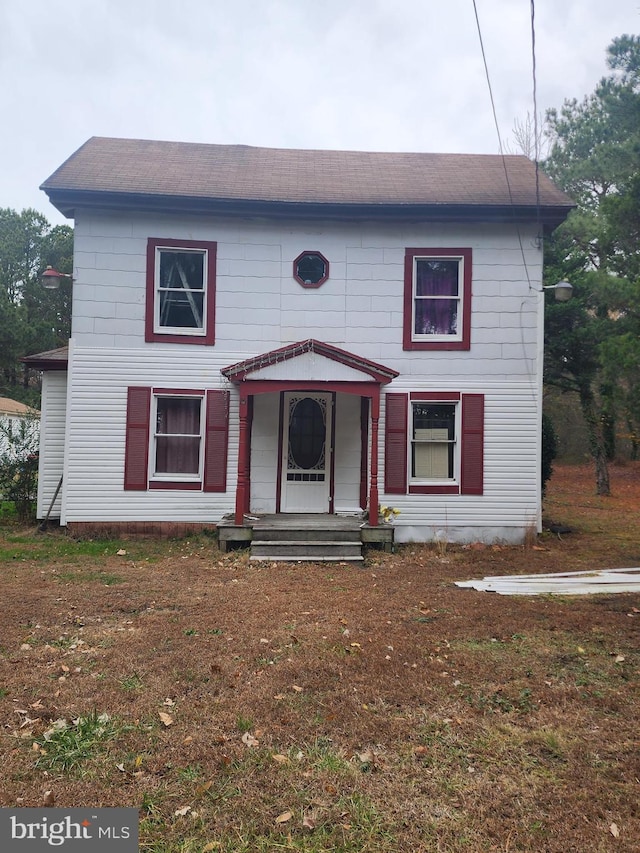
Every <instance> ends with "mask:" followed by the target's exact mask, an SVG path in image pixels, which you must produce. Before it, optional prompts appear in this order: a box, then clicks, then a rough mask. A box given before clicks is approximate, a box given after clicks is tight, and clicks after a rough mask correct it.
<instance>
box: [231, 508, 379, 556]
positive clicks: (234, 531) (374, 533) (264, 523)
mask: <svg viewBox="0 0 640 853" xmlns="http://www.w3.org/2000/svg"><path fill="white" fill-rule="evenodd" d="M217 529H218V542H219V546H220V550H221V551H227V550H229V549H230V548H231V547H234V546H235V547H250V548H251V559H252V560H270V561H273V562H279V561H289V562H298V561H306V562H361V561H362V559H363V556H362V548H363V546H364V547H367V546H377V547H380V548H383V549H384V550H385V551H389V552H390V551H392V550H393V543H394V530H393V526H392V525H390V524H381V525H375V526H372V525H370V524H369V522H368V521H365V520H364V519H363V517H362V516H361V515H348V516H341V515H328V514H326V513H277V514H271V513H270V514H261V515H247V514H245V515H244V516H243V523H242V524H236V523H235V518H234V516H233V515H229V516H226V517H225V518H223V519H222V520H221V521H220V522H219V523H218V525H217Z"/></svg>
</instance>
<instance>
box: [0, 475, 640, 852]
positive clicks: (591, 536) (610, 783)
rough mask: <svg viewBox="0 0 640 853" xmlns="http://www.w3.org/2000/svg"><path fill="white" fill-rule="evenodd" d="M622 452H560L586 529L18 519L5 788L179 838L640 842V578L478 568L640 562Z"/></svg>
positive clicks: (2, 793)
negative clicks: (393, 533)
mask: <svg viewBox="0 0 640 853" xmlns="http://www.w3.org/2000/svg"><path fill="white" fill-rule="evenodd" d="M611 474H612V489H613V496H612V497H610V498H599V497H597V496H595V494H594V485H593V482H594V481H593V475H592V472H591V469H590V468H589V467H586V466H585V467H571V468H569V467H558V469H557V470H556V472H555V473H554V475H553V478H552V480H551V483H550V486H549V493H548V497H547V500H546V504H545V515H546V517H547V519H548V523H550V524H553V525H554V526H555V525H561V526H563V527H569V528H571V529H572V531H573V532H571V533H561V534H560V535H558V534H556V533H551V532H545V533H544V534H543V535H542V536H541V537H539V538H538V540H537V542H536V543H535V544H533V543H531V544H530V546H529V547H526V548H514V547H506V546H492V547H483V546H480V545H477V546H469V547H464V548H463V547H457V546H456V547H454V546H448V547H442V546H440V547H438V548H436V547H435V546H423V545H420V546H404V547H402V548H401V549H399V552H398V553H397V554H394V555H387V554H383V553H381V552H375V551H372V552H370V553H369V555H368V556H367V559H366V561H365V564H364V566H363V567H362V566H359V567H353V566H350V565H346V564H345V565H322V564H293V565H291V564H276V565H272V564H253V563H249V561H248V559H247V555H246V554H245V553H243V552H236V553H232V554H228V555H222V554H220V553H218V551H217V548H216V546H215V542H214V541H212V540H211V539H209V538H206V537H199V538H194V539H191V540H183V541H173V542H164V543H161V542H135V541H131V542H100V543H96V542H94V543H75V542H73V541H70V540H69V539H68V538H67V537H65V536H64V535H62V534H60V533H47V534H37V533H35V532H33V531H16V530H11V529H8V528H5V531H4V536H3V538H2V540H0V560H1V562H0V572H1V578H2V611H1V612H2V617H1V618H2V634H1V636H0V646H1V655H0V673H1V681H0V720H1V722H2V736H1V737H2V755H3V765H4V766H3V773H2V780H1V781H0V805H4V806H15V805H21V806H41V805H43V803H44V800H45V792H51V793H50V794H48V795H47V796H48V797H49V799H51V798H53V801H54V803H55V804H56V805H60V806H69V807H70V806H134V807H136V808H138V809H139V811H140V819H141V824H140V839H141V843H140V848H141V850H148V851H155V853H169V851H172V853H174V851H184V853H187V851H194V853H195V851H212V850H223V851H229V853H230V851H272V850H294V851H295V850H301V851H310V853H313V851H372V853H373V851H376V853H385V851H407V853H408V851H411V853H415V851H456V852H457V851H478V853H480V851H482V853H485V851H536V853H539V851H549V853H568V852H569V851H576V853H584V852H585V851H589V853H596V851H609V850H615V851H628V853H631V851H635V850H637V849H638V839H639V838H640V814H639V809H638V802H639V794H640V758H639V756H638V752H637V709H638V674H639V669H640V653H639V651H638V630H639V626H640V621H639V620H640V600H639V597H638V596H637V595H632V594H621V595H610V596H595V597H593V596H581V597H573V598H569V597H566V598H558V597H549V596H546V597H540V598H535V597H531V598H529V597H527V598H507V597H502V596H496V595H493V594H490V593H481V592H476V591H474V590H468V589H459V588H457V587H455V586H454V583H453V582H454V581H456V580H467V579H470V578H474V577H482V576H484V575H487V574H494V575H499V574H516V573H533V572H538V571H539V572H553V571H579V570H584V569H591V568H617V567H623V566H638V565H640V524H638V513H639V509H640V466H639V465H637V464H630V465H628V466H625V467H614V468H613V469H612V472H611Z"/></svg>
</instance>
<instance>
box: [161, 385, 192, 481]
mask: <svg viewBox="0 0 640 853" xmlns="http://www.w3.org/2000/svg"><path fill="white" fill-rule="evenodd" d="M155 404H156V418H155V423H156V429H155V435H154V443H155V454H154V468H153V471H152V472H151V473H152V476H156V477H160V478H162V477H166V476H171V477H180V478H181V477H184V478H185V479H200V477H201V470H202V430H201V424H202V397H182V396H180V397H156V398H155Z"/></svg>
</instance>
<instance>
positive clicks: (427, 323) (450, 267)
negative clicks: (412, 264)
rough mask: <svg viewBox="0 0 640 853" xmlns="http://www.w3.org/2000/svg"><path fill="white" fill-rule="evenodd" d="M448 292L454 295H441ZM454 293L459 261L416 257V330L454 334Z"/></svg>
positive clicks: (455, 308) (456, 323)
mask: <svg viewBox="0 0 640 853" xmlns="http://www.w3.org/2000/svg"><path fill="white" fill-rule="evenodd" d="M447 296H451V297H455V298H452V299H446V298H442V297H447ZM457 296H458V261H418V262H417V264H416V299H415V321H414V322H415V328H414V332H415V334H416V335H455V334H456V333H457V331H458V299H457ZM418 297H423V298H418ZM435 297H438V298H435Z"/></svg>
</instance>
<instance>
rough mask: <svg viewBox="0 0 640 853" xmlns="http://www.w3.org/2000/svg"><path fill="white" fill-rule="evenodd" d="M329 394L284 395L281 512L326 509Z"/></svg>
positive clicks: (327, 504) (329, 432)
mask: <svg viewBox="0 0 640 853" xmlns="http://www.w3.org/2000/svg"><path fill="white" fill-rule="evenodd" d="M331 400H332V397H331V394H322V393H315V392H314V393H309V394H305V393H304V392H303V391H301V392H295V391H290V392H287V393H285V395H284V412H283V421H284V422H283V430H282V484H281V500H280V510H281V512H329V496H330V481H331Z"/></svg>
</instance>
